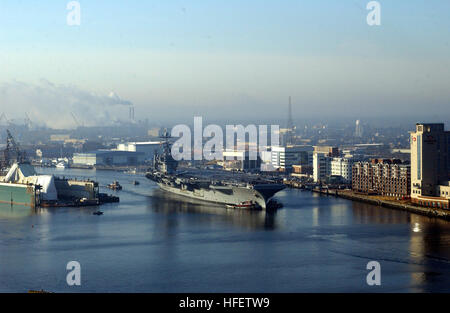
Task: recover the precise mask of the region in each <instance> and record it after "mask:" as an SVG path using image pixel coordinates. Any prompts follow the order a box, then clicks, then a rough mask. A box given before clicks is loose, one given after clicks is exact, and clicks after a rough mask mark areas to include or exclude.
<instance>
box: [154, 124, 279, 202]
mask: <svg viewBox="0 0 450 313" xmlns="http://www.w3.org/2000/svg"><path fill="white" fill-rule="evenodd" d="M161 138H162V139H163V152H162V153H161V154H155V156H154V160H153V168H152V169H151V170H150V171H149V172H148V173H147V175H146V177H147V178H148V179H150V180H152V181H154V182H156V183H157V184H158V186H159V187H160V188H161V189H163V190H165V191H168V192H171V193H174V194H178V195H181V196H185V197H189V198H194V199H198V200H202V201H208V202H215V203H220V204H224V205H226V206H227V207H234V208H248V209H263V210H264V209H269V208H272V207H274V205H273V204H274V203H275V202H273V201H271V199H272V197H273V196H274V195H275V194H276V193H277V192H279V191H280V190H283V189H284V188H285V185H283V184H278V183H276V182H273V181H269V180H266V179H263V178H261V177H259V176H257V175H250V174H246V173H226V172H224V171H217V170H196V169H186V170H183V171H179V170H178V162H177V161H176V160H174V158H173V157H172V155H171V151H170V143H169V139H170V137H169V136H168V135H167V133H166V134H165V135H163V136H162V137H161Z"/></svg>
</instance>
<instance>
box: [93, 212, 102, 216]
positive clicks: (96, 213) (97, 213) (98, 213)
mask: <svg viewBox="0 0 450 313" xmlns="http://www.w3.org/2000/svg"><path fill="white" fill-rule="evenodd" d="M92 214H93V215H103V212H102V211H97V212H94V213H92Z"/></svg>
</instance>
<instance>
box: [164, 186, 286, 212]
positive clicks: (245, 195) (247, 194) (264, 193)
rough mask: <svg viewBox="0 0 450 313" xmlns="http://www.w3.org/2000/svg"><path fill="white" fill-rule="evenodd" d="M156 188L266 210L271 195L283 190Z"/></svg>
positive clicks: (265, 187) (258, 187)
mask: <svg viewBox="0 0 450 313" xmlns="http://www.w3.org/2000/svg"><path fill="white" fill-rule="evenodd" d="M157 184H158V186H159V187H160V188H161V189H162V190H165V191H168V192H171V193H174V194H177V195H181V196H185V197H189V198H193V199H197V200H202V201H208V202H214V203H220V204H225V205H234V206H238V205H240V204H242V203H244V202H252V203H255V204H256V208H259V209H266V208H267V203H268V201H269V200H270V199H271V198H272V197H273V195H274V194H275V193H276V192H278V191H280V190H282V189H284V186H282V185H272V184H270V185H257V186H253V187H240V186H212V185H211V186H209V187H208V188H198V189H195V188H193V189H191V190H189V188H183V187H181V188H180V187H179V186H171V185H170V184H166V183H164V182H158V183H157Z"/></svg>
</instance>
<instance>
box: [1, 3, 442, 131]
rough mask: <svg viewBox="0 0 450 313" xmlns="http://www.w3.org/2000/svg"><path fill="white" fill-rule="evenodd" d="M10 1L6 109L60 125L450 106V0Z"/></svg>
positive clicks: (352, 114)
mask: <svg viewBox="0 0 450 313" xmlns="http://www.w3.org/2000/svg"><path fill="white" fill-rule="evenodd" d="M79 2H80V4H81V25H80V26H68V25H67V24H66V16H67V13H68V11H67V10H66V5H67V3H68V1H50V0H43V1H40V2H38V3H29V2H18V1H12V0H10V1H2V2H1V3H0V69H1V70H0V114H1V113H2V112H5V113H6V114H7V116H8V117H9V118H23V117H24V114H25V112H27V113H28V114H29V115H30V118H31V119H32V120H34V122H35V123H44V122H46V124H47V126H52V127H57V128H61V127H74V126H75V125H74V121H73V118H72V117H71V112H73V113H74V114H75V115H76V116H77V117H79V119H80V120H82V121H83V123H84V124H86V125H89V124H90V123H91V124H102V123H106V122H109V121H113V120H117V119H126V118H127V117H128V108H127V106H129V105H131V104H134V106H135V111H136V119H145V118H148V119H149V121H150V123H156V122H158V123H161V122H170V121H172V120H176V121H182V120H184V119H186V123H190V122H191V121H192V119H193V116H194V115H201V116H204V117H205V118H206V119H208V118H209V119H227V118H229V119H231V120H252V119H254V121H255V123H257V122H258V120H268V119H270V118H274V119H279V120H283V119H285V118H286V117H287V107H288V105H287V101H288V97H289V96H292V101H293V102H292V103H293V115H294V116H293V118H294V121H298V120H304V119H307V118H314V119H317V118H319V117H320V116H323V118H324V119H330V118H334V117H336V118H349V119H364V118H366V117H367V118H369V117H370V118H374V117H385V116H388V117H399V118H400V117H401V116H403V115H404V116H406V118H407V119H411V120H414V119H417V120H421V121H423V118H422V116H423V117H424V118H426V119H432V120H433V121H436V120H435V118H436V119H441V120H442V121H444V122H445V121H449V120H450V103H449V102H450V88H449V86H450V71H449V70H448V69H449V68H450V19H449V18H448V12H450V2H448V1H419V0H413V1H406V0H403V1H379V2H380V4H381V26H368V25H367V23H366V16H367V13H368V11H367V10H366V4H367V3H368V1H359V0H348V1H335V0H322V1H290V0H289V1H288V0H286V1H253V0H248V1H237V0H229V1H145V3H144V1H137V0H132V1H106V0H97V1H79Z"/></svg>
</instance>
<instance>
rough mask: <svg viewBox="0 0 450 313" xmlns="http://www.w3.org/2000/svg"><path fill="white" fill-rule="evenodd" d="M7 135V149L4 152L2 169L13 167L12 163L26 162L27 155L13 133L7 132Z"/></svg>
mask: <svg viewBox="0 0 450 313" xmlns="http://www.w3.org/2000/svg"><path fill="white" fill-rule="evenodd" d="M6 134H7V137H6V149H5V150H4V151H3V160H2V163H3V164H2V167H3V168H5V167H8V166H11V163H12V161H16V162H18V163H23V162H26V160H27V157H26V154H25V152H24V151H22V149H21V148H20V146H19V144H18V143H17V142H16V141H15V140H14V137H13V136H12V134H11V132H10V131H9V130H6ZM13 157H15V159H13Z"/></svg>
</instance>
